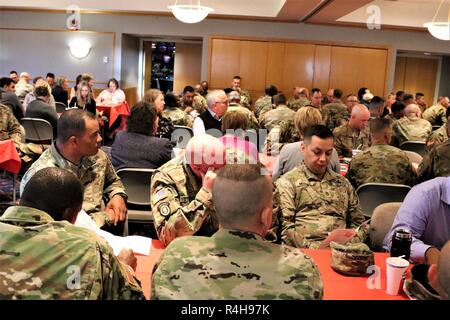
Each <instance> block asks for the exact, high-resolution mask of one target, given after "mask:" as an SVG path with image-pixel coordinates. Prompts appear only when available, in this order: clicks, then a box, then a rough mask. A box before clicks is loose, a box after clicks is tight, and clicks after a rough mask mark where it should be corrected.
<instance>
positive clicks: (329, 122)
mask: <svg viewBox="0 0 450 320" xmlns="http://www.w3.org/2000/svg"><path fill="white" fill-rule="evenodd" d="M342 94H343V93H342V90H341V89H334V90H333V102H331V103H328V104H326V105H324V106H323V110H324V111H323V113H325V114H326V117H325V119H326V126H327V127H328V128H329V129H330V130H332V131H333V129H334V128H337V127H339V126H341V125H344V124H346V123H347V120H348V118H349V117H350V116H349V113H348V111H347V106H346V105H345V104H343V103H342V100H341V99H342Z"/></svg>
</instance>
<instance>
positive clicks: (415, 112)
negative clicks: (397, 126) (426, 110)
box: [405, 104, 421, 118]
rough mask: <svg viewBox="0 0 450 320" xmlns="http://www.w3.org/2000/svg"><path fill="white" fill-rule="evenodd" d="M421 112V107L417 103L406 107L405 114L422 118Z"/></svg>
mask: <svg viewBox="0 0 450 320" xmlns="http://www.w3.org/2000/svg"><path fill="white" fill-rule="evenodd" d="M420 115H421V112H420V108H419V106H418V105H417V104H409V105H407V106H406V108H405V116H406V117H419V118H420Z"/></svg>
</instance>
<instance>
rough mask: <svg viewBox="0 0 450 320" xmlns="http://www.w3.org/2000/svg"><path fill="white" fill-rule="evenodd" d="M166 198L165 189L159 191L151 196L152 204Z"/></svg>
mask: <svg viewBox="0 0 450 320" xmlns="http://www.w3.org/2000/svg"><path fill="white" fill-rule="evenodd" d="M167 196H168V194H167V191H166V190H165V189H161V190H159V191H158V192H157V193H155V194H154V195H153V201H154V202H158V201H161V200H162V199H165V198H167Z"/></svg>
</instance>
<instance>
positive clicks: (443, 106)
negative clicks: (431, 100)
mask: <svg viewBox="0 0 450 320" xmlns="http://www.w3.org/2000/svg"><path fill="white" fill-rule="evenodd" d="M448 106H449V99H448V97H441V99H440V100H439V102H438V103H437V104H435V105H434V106H431V107H430V108H428V109H426V110H425V111H424V113H423V114H422V118H423V119H425V120H427V121H428V122H430V123H431V124H432V125H433V126H441V125H443V124H444V123H447V117H446V116H445V114H446V112H447V108H448Z"/></svg>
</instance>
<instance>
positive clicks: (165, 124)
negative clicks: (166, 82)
mask: <svg viewBox="0 0 450 320" xmlns="http://www.w3.org/2000/svg"><path fill="white" fill-rule="evenodd" d="M142 101H144V102H147V103H150V104H151V105H152V106H153V107H154V108H155V109H156V113H157V114H158V118H159V120H158V131H157V132H156V135H155V136H157V137H159V138H166V139H169V140H171V138H172V132H173V130H174V127H173V123H172V120H170V118H167V117H165V116H164V115H163V114H162V111H163V110H164V105H165V102H164V95H163V93H162V91H161V90H158V89H150V90H147V91H146V92H145V94H144V97H143V98H142Z"/></svg>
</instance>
